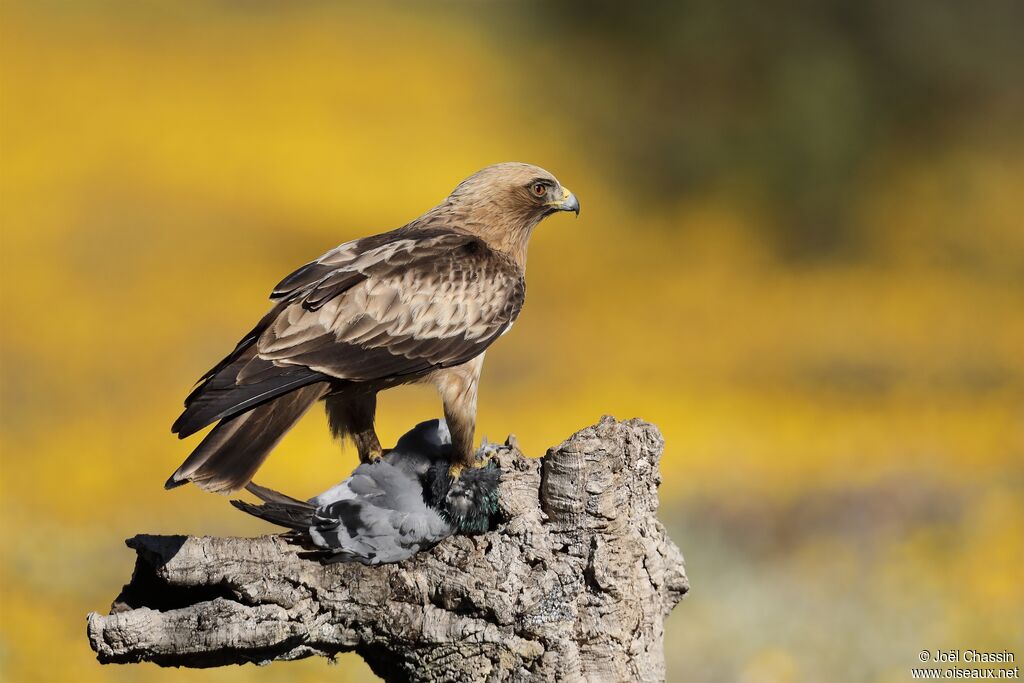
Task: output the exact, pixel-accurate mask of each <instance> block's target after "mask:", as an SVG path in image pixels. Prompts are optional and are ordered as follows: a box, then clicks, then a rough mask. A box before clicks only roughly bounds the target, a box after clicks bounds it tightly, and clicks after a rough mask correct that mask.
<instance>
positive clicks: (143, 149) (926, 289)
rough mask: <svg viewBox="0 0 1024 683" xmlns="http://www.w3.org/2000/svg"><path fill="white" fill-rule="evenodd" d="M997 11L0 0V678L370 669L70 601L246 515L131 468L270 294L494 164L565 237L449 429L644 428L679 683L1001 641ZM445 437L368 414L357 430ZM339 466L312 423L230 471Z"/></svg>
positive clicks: (1021, 525)
mask: <svg viewBox="0 0 1024 683" xmlns="http://www.w3.org/2000/svg"><path fill="white" fill-rule="evenodd" d="M1020 7H1021V6H1020V5H1019V3H1014V2H1002V3H1000V2H993V3H985V4H984V5H981V4H973V3H968V4H963V3H959V2H954V1H953V0H942V1H938V2H934V3H883V2H881V0H875V1H872V2H865V3H855V4H852V5H851V4H850V3H840V2H834V3H821V2H816V3H815V2H810V1H809V0H804V1H803V2H797V3H791V4H787V7H786V8H785V9H778V8H776V9H772V10H769V9H767V8H762V7H761V6H760V4H757V3H744V2H739V1H738V0H731V1H730V2H725V3H714V2H710V0H706V1H700V2H684V3H675V4H672V5H664V6H660V5H658V6H651V7H648V8H646V9H645V10H644V12H643V13H639V12H637V13H633V14H625V13H623V10H621V9H619V8H618V6H617V4H614V3H580V4H567V5H563V6H559V7H554V6H551V5H549V4H546V3H519V4H509V5H499V4H490V3H472V4H443V5H425V4H424V5H418V4H402V5H392V4H388V5H378V4H374V5H369V4H367V5H352V6H350V5H335V4H328V3H320V2H301V3H288V4H274V3H243V2H227V1H224V2H209V3H193V2H106V1H104V2H88V3H70V2H58V1H56V0H44V1H42V2H14V1H8V2H5V3H3V5H2V10H0V11H2V15H0V18H2V26H0V31H2V35H0V59H2V82H0V87H2V91H0V108H2V109H0V135H2V137H0V155H2V157H0V161H2V165H0V173H2V177H0V194H2V205H0V221H2V239H3V243H2V259H3V260H2V281H3V290H2V304H0V305H2V307H3V309H2V318H0V319H2V321H3V325H2V328H0V339H2V363H3V365H2V373H3V390H2V411H0V420H2V423H0V424H2V443H0V448H2V462H0V468H2V469H0V496H2V499H0V519H2V537H3V546H2V551H3V557H2V562H0V590H2V593H0V678H2V679H3V680H9V681H49V680H74V681H83V682H84V681H150V680H152V681H170V680H175V681H177V680H194V681H200V680H203V681H212V680H218V681H220V680H225V681H226V680H232V681H236V680H254V681H274V680H336V681H345V680H368V679H370V678H371V674H370V673H369V671H368V669H367V668H366V666H365V665H364V664H363V663H362V662H361V660H359V659H358V658H357V657H355V656H354V655H349V656H345V657H342V658H340V659H339V665H338V666H335V667H330V668H328V665H327V664H326V663H324V662H323V661H320V660H316V661H312V660H311V661H304V662H298V663H292V664H275V665H272V666H269V667H262V668H256V667H235V668H228V669H222V670H210V671H177V670H162V669H159V668H157V667H155V666H153V665H140V666H121V667H100V666H99V665H97V664H96V663H95V661H94V659H93V654H92V653H91V651H90V650H89V648H88V644H87V641H86V638H85V613H86V612H87V611H90V610H105V609H106V608H107V607H108V605H109V603H110V601H111V599H112V598H113V597H114V595H115V594H116V592H117V589H118V587H119V586H120V584H121V582H123V581H124V580H125V579H126V578H127V576H128V575H129V573H130V570H131V567H132V563H133V557H132V554H131V553H130V551H128V550H127V549H126V548H125V547H124V546H123V544H122V540H123V539H124V538H126V537H128V536H131V535H133V534H135V533H138V532H154V533H190V534H251V535H255V534H259V533H265V532H267V531H268V528H267V527H266V526H265V525H262V524H261V523H259V522H257V521H255V520H252V519H250V518H248V517H246V516H244V515H240V514H238V513H237V512H235V511H234V510H233V509H231V508H230V507H229V506H228V505H227V501H226V500H224V499H223V498H220V497H218V496H214V495H209V494H204V493H202V492H200V491H199V490H197V489H195V488H192V487H188V488H184V489H180V490H175V491H173V492H164V491H163V489H162V484H163V481H164V479H165V478H166V477H167V475H168V474H169V473H170V472H171V471H173V470H174V468H175V467H177V465H178V464H179V463H180V462H181V461H182V460H183V459H184V457H185V456H186V455H187V453H188V452H189V450H190V449H191V447H192V446H194V444H195V440H191V441H187V442H179V441H177V440H176V439H175V438H173V437H172V436H171V434H170V431H169V427H170V424H171V421H172V420H173V419H174V417H175V416H176V415H177V414H178V412H179V408H180V405H181V401H182V399H183V398H184V396H185V394H186V393H187V392H188V390H189V388H190V385H191V383H192V381H193V380H195V379H196V378H198V376H199V375H200V374H201V373H202V372H203V371H205V370H206V369H207V368H208V367H209V366H210V365H211V364H213V363H214V362H215V361H217V360H218V359H219V358H220V357H221V356H223V355H224V354H225V353H226V352H227V351H228V350H229V349H230V348H231V347H232V346H233V344H234V343H235V341H237V339H238V338H239V337H240V335H241V334H242V333H244V332H245V331H247V330H248V329H249V327H251V325H252V323H253V322H254V321H255V319H256V318H257V316H259V315H260V314H261V313H262V312H263V311H264V310H265V309H266V308H267V302H266V295H267V294H268V292H269V290H270V288H271V287H272V286H273V284H274V283H276V282H277V280H278V279H279V278H280V277H282V276H283V275H285V274H287V273H288V272H290V271H291V269H293V268H294V267H296V266H297V265H300V264H302V263H304V262H306V261H308V260H310V259H313V258H315V257H317V256H319V255H320V254H321V253H322V252H324V251H325V250H327V249H329V248H331V247H333V246H334V245H336V244H338V243H340V242H342V241H346V240H348V239H352V238H355V237H357V236H361V235H365V234H370V233H374V232H379V231H382V230H384V229H389V228H392V227H395V226H398V225H400V224H402V223H404V222H405V221H407V220H409V219H411V218H413V217H415V216H416V215H418V214H419V213H421V212H422V211H424V210H426V209H428V208H429V207H431V206H433V205H434V204H435V203H436V202H438V201H439V200H440V199H441V198H443V197H444V196H445V195H446V194H447V193H448V191H449V190H450V189H451V188H452V187H454V185H455V184H456V183H457V182H458V181H459V180H460V179H462V178H463V177H465V176H466V175H468V174H469V173H471V172H473V171H475V170H477V169H478V168H480V167H482V166H484V165H487V164H490V163H494V162H498V161H507V160H520V161H529V162H532V163H536V164H539V165H541V166H544V167H545V168H547V169H549V170H550V171H552V172H553V173H555V174H556V175H557V176H558V177H559V179H560V180H561V181H562V182H563V183H565V185H567V186H568V187H570V188H572V190H573V191H574V192H575V193H576V194H577V196H579V198H580V200H581V203H582V206H583V211H582V215H581V216H580V218H579V219H578V220H575V221H574V220H572V219H570V218H569V217H566V216H556V217H553V218H552V219H549V220H548V221H546V222H545V223H544V224H543V225H542V226H541V228H540V229H539V231H538V233H537V234H536V236H535V238H534V240H533V244H532V248H531V255H530V264H529V297H528V303H527V306H526V308H525V311H524V313H523V315H522V317H521V318H520V320H519V322H518V323H517V324H516V328H515V332H514V334H510V335H508V336H506V337H505V338H504V339H502V341H501V343H499V344H498V345H497V346H496V347H495V348H494V349H493V350H492V351H491V352H490V353H489V354H488V362H487V366H486V369H485V372H484V383H483V387H482V393H481V404H480V424H479V430H478V436H482V435H487V436H489V437H491V439H492V440H496V439H501V438H504V436H505V435H506V434H507V433H509V432H514V433H515V434H516V435H517V436H518V438H519V439H520V442H521V443H522V444H523V446H524V448H525V449H526V450H527V452H528V453H530V454H532V455H542V454H543V452H544V449H545V448H546V447H547V446H550V445H554V444H556V443H558V442H559V441H560V440H561V439H562V438H564V437H566V436H568V435H569V434H570V433H572V432H573V431H575V430H576V429H578V428H580V427H583V426H585V425H587V424H591V423H593V422H595V421H596V420H597V418H598V417H599V416H600V415H601V414H602V413H611V414H614V415H616V416H618V417H620V418H627V417H632V416H640V417H643V418H645V419H647V420H650V421H652V422H655V423H656V424H658V425H659V426H660V427H661V429H662V430H663V432H664V434H665V437H666V439H667V444H668V445H667V450H666V454H665V457H664V460H663V472H664V485H663V487H662V490H661V492H662V501H663V510H662V513H661V515H662V518H663V519H664V520H665V521H666V523H667V524H668V525H669V526H670V528H671V530H672V533H673V537H674V539H675V540H676V542H677V543H678V545H679V546H680V547H681V548H682V550H683V552H684V554H685V555H686V557H687V569H688V573H689V575H690V577H691V581H692V584H693V591H692V593H691V595H690V596H689V597H688V598H687V599H686V600H685V601H684V602H683V603H682V604H681V605H680V606H679V607H678V608H677V609H676V611H675V613H674V614H673V615H672V617H671V618H670V620H669V623H668V627H667V635H666V637H667V643H666V650H667V652H668V659H669V662H668V664H669V678H670V680H688V681H708V682H711V681H737V680H739V681H751V682H754V681H757V682H773V681H778V682H786V681H831V680H837V681H838V680H843V681H846V680H850V681H902V680H907V679H908V677H909V672H908V669H909V668H910V667H911V666H914V665H915V661H916V657H917V653H918V652H919V651H920V650H922V649H926V648H927V649H937V648H961V649H964V648H977V649H1001V648H1008V649H1011V650H1013V649H1014V647H1017V648H1018V649H1017V656H1018V657H1022V656H1024V650H1021V649H1020V647H1019V646H1021V645H1022V644H1024V617H1022V615H1024V582H1022V581H1021V577H1022V567H1024V501H1022V496H1021V491H1022V490H1024V489H1022V484H1024V220H1022V218H1024V192H1022V189H1024V155H1022V152H1024V131H1022V128H1021V126H1020V121H1021V120H1024V116H1022V114H1024V96H1022V91H1021V89H1020V83H1022V82H1024V73H1022V70H1024V69H1022V66H1021V65H1022V64H1024V49H1022V48H1021V47H1020V45H1019V41H1018V40H1017V39H1019V31H1018V30H1019V28H1020V26H1021V25H1024V24H1022V22H1021V19H1022V15H1021V11H1020ZM439 411H440V403H439V401H438V400H437V399H436V398H435V397H434V396H433V395H432V394H431V393H430V391H429V390H428V389H426V388H405V389H402V390H399V391H395V392H390V393H388V394H385V395H384V396H383V397H382V405H381V409H380V412H379V416H380V428H381V429H380V430H381V437H382V440H383V441H385V442H387V443H390V442H393V440H394V439H395V438H396V437H397V436H398V435H400V434H401V433H402V432H403V431H404V430H405V429H407V428H408V427H410V426H412V425H413V424H414V423H415V422H418V421H420V420H422V419H427V418H430V417H434V416H436V415H438V414H439ZM354 464H355V454H354V452H352V451H351V450H350V449H349V450H346V451H345V452H344V453H340V452H339V451H338V448H337V446H336V445H335V444H332V443H331V441H330V439H329V437H328V433H327V429H326V428H325V419H324V418H323V416H322V414H320V413H319V411H316V413H313V414H310V415H309V416H308V417H307V418H306V419H305V420H304V421H303V422H302V424H300V426H299V427H298V428H296V429H295V430H294V431H293V433H291V434H290V435H289V436H288V437H287V439H286V440H285V441H284V442H283V444H282V445H281V446H280V447H279V448H278V449H277V451H276V452H275V453H274V455H273V456H272V457H271V459H270V460H269V462H268V464H267V465H266V466H265V467H264V468H263V470H262V471H261V473H260V475H259V478H258V480H259V481H260V482H262V483H265V484H268V485H273V486H274V487H275V488H280V489H281V490H283V491H286V492H288V493H291V494H294V495H303V496H307V495H312V494H314V493H316V492H318V491H320V490H322V489H324V488H326V487H327V486H328V485H330V484H333V483H335V482H336V481H337V480H339V479H341V478H342V477H343V476H344V475H345V473H346V472H347V471H348V470H350V469H351V468H352V466H353V465H354Z"/></svg>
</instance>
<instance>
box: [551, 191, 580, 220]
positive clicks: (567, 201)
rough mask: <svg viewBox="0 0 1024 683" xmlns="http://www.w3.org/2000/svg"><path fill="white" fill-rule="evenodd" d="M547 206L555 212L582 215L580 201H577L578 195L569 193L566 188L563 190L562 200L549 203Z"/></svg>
mask: <svg viewBox="0 0 1024 683" xmlns="http://www.w3.org/2000/svg"><path fill="white" fill-rule="evenodd" d="M547 205H548V206H550V207H551V208H552V209H554V210H555V211H574V212H575V213H576V215H577V216H579V215H580V202H579V200H578V199H576V195H574V194H573V193H572V192H569V190H567V189H566V188H564V187H563V188H562V198H561V199H558V200H555V201H553V202H548V203H547Z"/></svg>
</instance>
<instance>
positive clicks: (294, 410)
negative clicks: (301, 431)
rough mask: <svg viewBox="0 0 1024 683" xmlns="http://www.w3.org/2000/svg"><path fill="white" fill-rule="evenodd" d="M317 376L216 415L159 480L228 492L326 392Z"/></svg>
mask: <svg viewBox="0 0 1024 683" xmlns="http://www.w3.org/2000/svg"><path fill="white" fill-rule="evenodd" d="M329 388H330V385H329V384H328V383H327V382H317V383H316V384H310V385H308V386H305V387H302V388H301V389H296V390H295V391H292V392H290V393H287V394H285V395H284V396H280V397H278V398H275V399H273V400H272V401H268V402H266V403H263V404H261V405H259V406H257V407H255V408H253V409H252V410H250V411H248V412H246V413H242V414H241V415H236V416H235V417H231V418H229V419H226V420H221V421H220V422H219V423H218V424H217V426H216V427H214V428H213V429H212V430H211V431H210V433H209V434H207V435H206V438H204V439H203V441H202V443H200V444H199V446H198V447H197V448H196V449H195V450H194V451H192V454H191V455H190V456H188V458H187V459H186V460H185V462H183V463H182V464H181V467H179V468H178V469H177V470H176V471H175V472H174V474H172V475H171V476H170V478H169V479H168V480H167V482H166V483H165V484H164V488H168V489H171V488H174V487H176V486H181V485H182V484H185V483H187V482H190V481H191V482H192V483H194V484H195V485H196V486H198V487H200V488H202V489H204V490H206V491H214V492H216V493H230V492H232V491H237V490H238V489H240V488H242V487H243V486H245V485H246V484H247V483H249V480H250V479H252V477H253V475H254V474H256V470H258V469H259V467H260V465H262V464H263V461H264V460H266V459H267V455H269V454H270V451H271V450H272V449H273V448H274V446H276V445H277V442H278V441H280V440H281V437H282V436H284V434H285V432H287V431H288V430H289V429H291V427H292V425H294V424H295V423H296V422H297V421H298V420H299V418H300V417H302V415H303V414H304V413H305V412H306V411H307V410H309V407H310V406H312V405H313V403H315V402H316V401H317V399H319V398H321V397H322V396H323V395H324V394H326V393H327V392H328V390H329Z"/></svg>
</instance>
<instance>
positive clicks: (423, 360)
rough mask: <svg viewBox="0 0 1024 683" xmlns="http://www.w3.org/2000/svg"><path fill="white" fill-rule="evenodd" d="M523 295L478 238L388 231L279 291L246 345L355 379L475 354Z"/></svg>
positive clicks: (506, 265)
mask: <svg viewBox="0 0 1024 683" xmlns="http://www.w3.org/2000/svg"><path fill="white" fill-rule="evenodd" d="M432 232H434V231H432ZM524 297H525V284H524V282H523V278H522V274H521V272H520V271H519V269H518V268H517V267H516V266H515V265H514V264H513V263H512V262H511V261H510V260H508V259H507V258H506V257H504V256H502V255H500V254H498V253H496V252H494V251H492V250H491V249H490V248H489V247H487V245H486V244H485V243H484V242H483V241H482V240H480V239H479V238H476V237H473V236H470V235H463V234H459V233H451V232H434V234H430V235H423V234H410V235H409V236H399V235H396V239H392V240H391V241H389V242H387V243H385V244H383V245H380V246H378V247H376V248H374V249H370V250H368V251H366V252H364V253H362V254H359V255H358V256H355V257H354V258H349V259H347V260H346V262H345V263H344V264H343V265H340V266H338V267H337V268H335V269H333V270H331V271H330V272H328V273H327V274H326V275H323V276H322V277H321V278H320V279H319V280H318V281H317V282H316V283H315V284H313V285H312V286H308V287H306V288H304V289H302V290H301V291H298V292H295V293H294V294H293V295H292V296H291V297H289V299H288V302H287V304H285V305H284V306H282V307H281V309H280V311H279V312H278V314H277V315H276V317H275V319H274V320H273V322H271V323H270V324H269V325H267V327H266V329H264V330H263V332H262V334H261V335H260V336H259V338H258V339H257V340H256V343H255V347H256V353H257V355H258V357H259V358H262V359H265V360H268V361H271V362H272V363H273V364H274V365H276V366H285V367H289V366H301V367H304V368H308V369H310V370H312V371H314V372H317V373H321V374H323V375H327V376H329V377H332V378H336V379H344V380H351V381H357V382H362V381H372V380H384V379H390V378H399V377H403V376H407V375H414V374H419V373H423V372H426V371H429V370H431V369H434V368H439V367H447V366H451V365H458V364H460V363H464V362H466V361H468V360H470V359H471V358H473V357H475V356H477V355H479V354H480V353H483V351H484V350H485V349H486V348H487V347H488V346H490V344H491V343H492V342H493V341H494V340H495V339H497V337H498V336H500V335H501V333H502V332H504V331H505V330H506V329H507V328H508V326H509V325H510V324H511V323H512V321H514V320H515V318H516V316H518V315H519V311H520V309H521V308H522V305H523V299H524ZM241 379H243V380H244V379H246V378H245V377H244V376H243V377H242V378H241Z"/></svg>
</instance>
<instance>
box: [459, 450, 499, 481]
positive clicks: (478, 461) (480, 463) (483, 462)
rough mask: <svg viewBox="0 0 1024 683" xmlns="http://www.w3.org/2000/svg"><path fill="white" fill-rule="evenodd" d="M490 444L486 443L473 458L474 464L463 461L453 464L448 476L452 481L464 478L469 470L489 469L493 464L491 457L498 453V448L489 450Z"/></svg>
mask: <svg viewBox="0 0 1024 683" xmlns="http://www.w3.org/2000/svg"><path fill="white" fill-rule="evenodd" d="M488 446H489V444H487V443H486V442H485V443H484V445H483V446H482V447H481V448H480V450H478V451H477V452H476V454H475V455H474V456H473V462H472V463H466V462H463V461H461V460H460V461H459V462H455V463H452V466H451V467H449V468H448V476H450V477H451V478H452V479H454V480H457V479H458V478H459V477H461V476H462V473H463V472H464V471H465V470H466V469H467V468H468V469H474V470H477V469H480V468H481V467H487V465H488V463H490V462H491V457H492V456H493V455H494V453H495V452H496V451H497V449H496V448H488Z"/></svg>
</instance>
